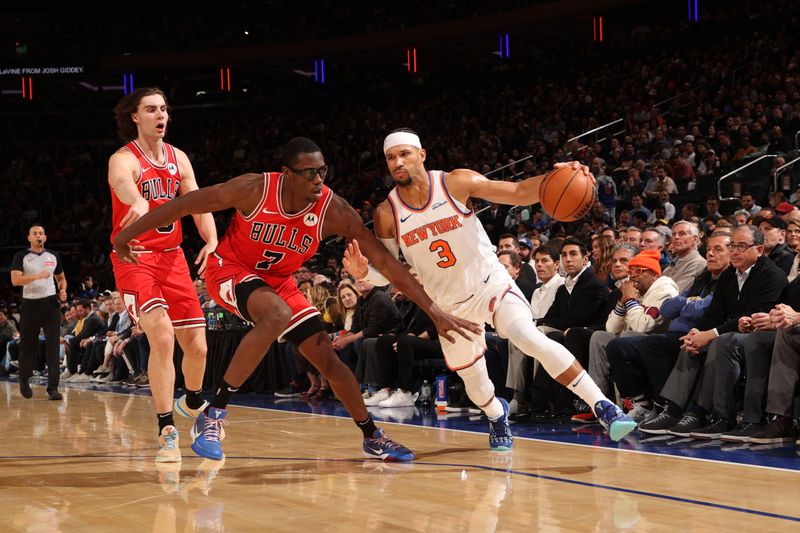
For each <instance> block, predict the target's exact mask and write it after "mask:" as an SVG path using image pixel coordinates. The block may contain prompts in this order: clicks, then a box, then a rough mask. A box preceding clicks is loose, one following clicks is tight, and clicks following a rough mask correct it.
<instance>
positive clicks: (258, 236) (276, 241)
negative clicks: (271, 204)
mask: <svg viewBox="0 0 800 533" xmlns="http://www.w3.org/2000/svg"><path fill="white" fill-rule="evenodd" d="M298 233H299V231H298V229H297V228H292V233H291V234H290V235H289V237H288V238H287V237H286V235H285V234H286V225H285V224H267V223H264V222H253V223H252V225H251V226H250V238H251V239H252V240H254V241H256V242H260V243H262V244H270V245H273V246H278V247H280V248H286V249H287V250H290V251H292V252H295V253H299V254H304V253H306V252H307V251H308V250H309V248H310V247H311V245H312V244H313V243H314V238H313V237H312V236H311V235H303V238H302V239H300V242H297V234H298Z"/></svg>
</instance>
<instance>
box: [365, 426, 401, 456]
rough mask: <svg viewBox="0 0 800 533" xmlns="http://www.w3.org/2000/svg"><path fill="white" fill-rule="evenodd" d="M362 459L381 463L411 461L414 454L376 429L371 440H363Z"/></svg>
mask: <svg viewBox="0 0 800 533" xmlns="http://www.w3.org/2000/svg"><path fill="white" fill-rule="evenodd" d="M363 449H364V457H366V458H367V459H381V460H383V461H412V460H413V459H414V453H413V452H412V451H411V450H409V449H408V448H406V447H405V446H403V445H402V444H400V443H397V442H395V441H393V440H392V439H390V438H389V437H387V436H386V434H385V433H384V432H383V430H382V429H380V428H378V429H376V430H375V433H373V434H372V437H371V438H366V439H364V447H363Z"/></svg>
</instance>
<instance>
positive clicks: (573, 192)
mask: <svg viewBox="0 0 800 533" xmlns="http://www.w3.org/2000/svg"><path fill="white" fill-rule="evenodd" d="M595 200H597V186H596V185H595V184H594V180H592V178H591V177H589V176H587V175H586V174H584V173H583V171H582V170H580V169H578V170H573V169H572V167H561V168H557V169H556V170H554V171H552V172H550V173H549V174H547V175H546V176H545V177H544V179H543V180H542V183H541V185H540V186H539V202H541V204H542V207H543V208H544V211H545V213H547V214H548V215H550V216H551V217H552V218H555V219H556V220H560V221H562V222H572V221H573V220H579V219H581V218H583V217H584V216H586V213H588V212H589V209H591V208H592V204H594V202H595Z"/></svg>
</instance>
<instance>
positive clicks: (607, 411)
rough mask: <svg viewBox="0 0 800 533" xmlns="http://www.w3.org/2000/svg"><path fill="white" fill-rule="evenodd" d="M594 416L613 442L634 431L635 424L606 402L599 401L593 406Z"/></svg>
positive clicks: (618, 409) (617, 408)
mask: <svg viewBox="0 0 800 533" xmlns="http://www.w3.org/2000/svg"><path fill="white" fill-rule="evenodd" d="M594 414H595V416H596V417H597V421H598V422H600V424H601V425H602V426H603V427H604V428H605V429H606V430H607V431H608V435H609V437H611V440H613V441H614V442H617V441H619V440H620V439H622V437H624V436H625V435H627V434H628V433H630V432H631V431H633V430H634V429H636V422H635V421H634V420H633V419H632V418H631V417H629V416H627V415H626V414H625V413H623V412H622V409H620V408H619V407H618V406H617V405H615V404H613V403H611V402H609V401H608V400H600V401H599V402H597V403H596V404H594Z"/></svg>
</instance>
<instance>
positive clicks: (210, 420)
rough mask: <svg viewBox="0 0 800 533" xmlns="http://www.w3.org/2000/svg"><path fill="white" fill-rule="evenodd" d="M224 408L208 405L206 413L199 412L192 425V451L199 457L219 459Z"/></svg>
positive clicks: (220, 455) (225, 413)
mask: <svg viewBox="0 0 800 533" xmlns="http://www.w3.org/2000/svg"><path fill="white" fill-rule="evenodd" d="M227 414H228V412H227V411H226V410H225V409H217V408H216V407H209V408H208V414H205V413H200V415H199V416H198V417H197V420H195V422H194V425H193V426H192V432H191V436H192V451H194V453H196V454H197V455H199V456H200V457H205V458H206V459H213V460H215V461H221V460H222V457H223V454H222V433H223V431H222V425H223V424H224V423H225V416H226V415H227Z"/></svg>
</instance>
